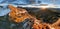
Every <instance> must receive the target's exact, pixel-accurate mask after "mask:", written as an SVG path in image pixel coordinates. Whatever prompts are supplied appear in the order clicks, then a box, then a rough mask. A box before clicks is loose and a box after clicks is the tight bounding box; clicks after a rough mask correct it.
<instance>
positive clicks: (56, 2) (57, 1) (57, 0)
mask: <svg viewBox="0 0 60 29" xmlns="http://www.w3.org/2000/svg"><path fill="white" fill-rule="evenodd" d="M40 1H42V3H48V4H51V3H53V2H51V1H52V0H40ZM55 4H60V0H55Z"/></svg>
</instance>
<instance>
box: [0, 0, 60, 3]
mask: <svg viewBox="0 0 60 29" xmlns="http://www.w3.org/2000/svg"><path fill="white" fill-rule="evenodd" d="M7 1H8V2H7ZM28 1H29V0H0V3H1V2H4V3H5V2H6V3H11V2H13V3H21V4H24V3H27V2H28ZM40 1H41V2H42V3H48V4H51V3H52V2H51V1H52V0H40ZM55 4H60V0H56V1H55Z"/></svg>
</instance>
